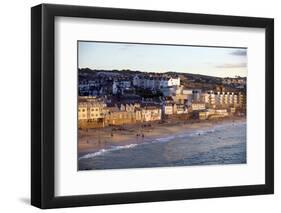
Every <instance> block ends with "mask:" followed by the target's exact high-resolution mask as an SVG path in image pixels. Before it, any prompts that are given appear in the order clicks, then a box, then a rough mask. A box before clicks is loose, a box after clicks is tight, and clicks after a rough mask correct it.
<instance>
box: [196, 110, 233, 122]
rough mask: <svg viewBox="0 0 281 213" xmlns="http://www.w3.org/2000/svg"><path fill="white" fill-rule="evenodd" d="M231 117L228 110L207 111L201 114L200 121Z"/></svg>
mask: <svg viewBox="0 0 281 213" xmlns="http://www.w3.org/2000/svg"><path fill="white" fill-rule="evenodd" d="M227 116H229V113H228V112H227V110H226V109H207V110H204V111H201V112H199V119H200V120H207V119H210V120H212V119H218V118H224V117H227Z"/></svg>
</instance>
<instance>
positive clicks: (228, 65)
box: [216, 63, 247, 68]
mask: <svg viewBox="0 0 281 213" xmlns="http://www.w3.org/2000/svg"><path fill="white" fill-rule="evenodd" d="M244 67H247V63H237V64H229V63H226V64H221V65H217V66H216V68H244Z"/></svg>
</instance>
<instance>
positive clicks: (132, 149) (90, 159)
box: [78, 122, 246, 170]
mask: <svg viewBox="0 0 281 213" xmlns="http://www.w3.org/2000/svg"><path fill="white" fill-rule="evenodd" d="M244 163H246V122H239V123H229V124H226V125H217V126H214V127H212V128H208V129H204V130H196V131H193V132H187V133H182V134H178V135H170V136H167V137H162V138H158V139H155V140H154V141H150V142H146V143H142V144H129V145H124V146H112V147H109V148H107V149H102V150H99V151H98V152H95V153H89V154H86V155H84V156H81V157H80V158H79V159H78V166H79V170H93V169H124V168H149V167H168V166H192V165H221V164H244Z"/></svg>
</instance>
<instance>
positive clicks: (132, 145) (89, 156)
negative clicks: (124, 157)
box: [79, 144, 138, 160]
mask: <svg viewBox="0 0 281 213" xmlns="http://www.w3.org/2000/svg"><path fill="white" fill-rule="evenodd" d="M137 145H138V144H128V145H124V146H112V147H110V148H108V149H101V150H99V151H98V152H94V153H89V154H86V155H83V156H82V157H80V158H79V160H81V159H87V158H93V157H96V156H99V155H104V154H106V153H108V152H112V151H116V150H120V149H130V148H133V147H135V146H137Z"/></svg>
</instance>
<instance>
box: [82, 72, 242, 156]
mask: <svg viewBox="0 0 281 213" xmlns="http://www.w3.org/2000/svg"><path fill="white" fill-rule="evenodd" d="M78 75H79V86H78V93H79V97H78V128H79V134H78V138H79V141H78V155H79V156H82V155H84V154H86V153H91V152H96V151H98V150H100V149H105V148H106V147H109V146H114V145H115V146H116V145H126V144H132V143H134V144H135V143H143V142H144V141H146V142H147V141H152V140H153V139H156V138H159V137H160V136H161V137H163V136H165V135H166V136H168V135H173V134H179V133H181V132H183V131H188V130H190V131H192V129H204V128H208V127H210V126H211V125H213V124H214V123H223V122H229V121H231V122H236V121H239V120H245V117H246V80H247V79H246V77H239V76H236V77H233V78H229V77H227V78H220V77H212V76H204V75H195V74H187V73H177V72H163V73H152V72H140V71H131V70H91V69H89V68H83V69H78Z"/></svg>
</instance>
